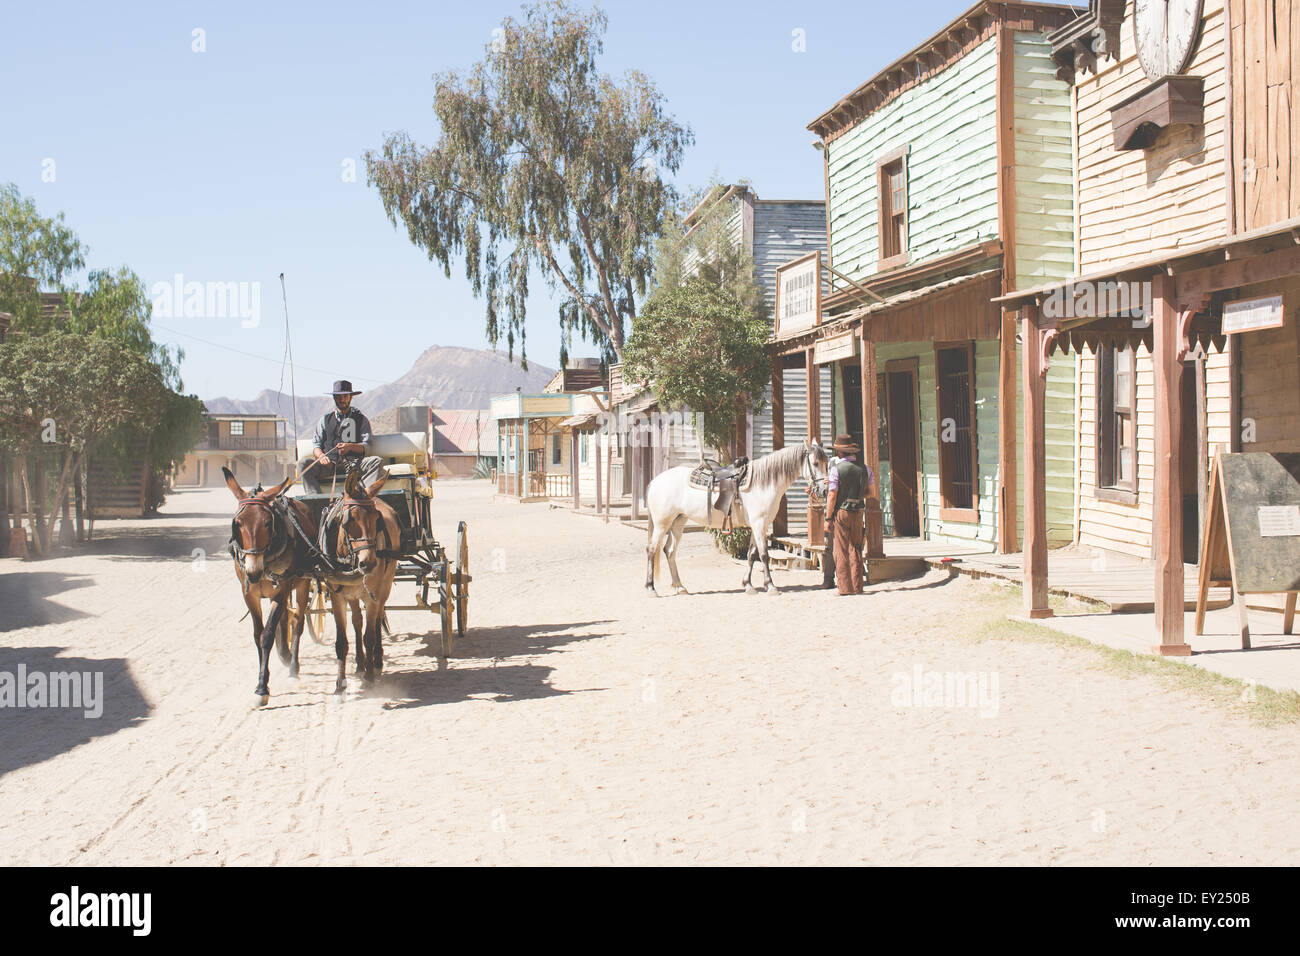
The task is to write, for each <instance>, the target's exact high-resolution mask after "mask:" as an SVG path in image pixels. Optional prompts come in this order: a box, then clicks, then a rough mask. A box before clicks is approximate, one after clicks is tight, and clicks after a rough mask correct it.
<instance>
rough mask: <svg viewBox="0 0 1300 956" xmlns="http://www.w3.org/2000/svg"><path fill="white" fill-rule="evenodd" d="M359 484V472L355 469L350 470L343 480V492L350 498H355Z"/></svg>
mask: <svg viewBox="0 0 1300 956" xmlns="http://www.w3.org/2000/svg"><path fill="white" fill-rule="evenodd" d="M358 484H360V482H359V481H357V473H356V472H355V471H349V472H348V477H347V478H346V479H345V480H344V482H343V493H344V494H346V495H347V496H348V497H349V498H355V497H356V496H357V485H358Z"/></svg>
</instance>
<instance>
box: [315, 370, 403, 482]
mask: <svg viewBox="0 0 1300 956" xmlns="http://www.w3.org/2000/svg"><path fill="white" fill-rule="evenodd" d="M330 394H331V395H333V396H334V410H333V411H332V412H327V413H326V414H325V417H323V418H322V419H321V420H320V423H319V424H318V425H317V426H316V436H315V439H314V440H313V441H312V448H311V454H310V455H307V456H306V457H304V458H303V459H302V461H300V462H298V474H300V475H302V487H303V490H304V491H306V492H309V493H311V494H320V492H321V482H323V481H331V482H333V481H335V480H342V478H343V477H344V475H346V474H347V471H348V468H349V467H350V466H351V465H352V464H354V463H355V464H358V465H359V466H360V468H361V481H362V483H363V484H366V485H369V484H370V483H371V482H372V481H378V480H379V473H380V472H381V471H382V470H383V466H384V461H383V459H382V458H379V457H378V456H376V455H371V456H369V457H367V456H366V442H368V441H370V419H368V418H366V416H365V415H363V414H361V412H360V410H359V409H356V408H353V407H352V396H353V395H360V394H361V392H360V391H359V390H357V389H353V387H352V383H351V382H349V381H347V380H346V379H340V380H339V381H337V382H335V383H334V389H333V391H332V392H331V393H330ZM313 462H314V463H315V464H313Z"/></svg>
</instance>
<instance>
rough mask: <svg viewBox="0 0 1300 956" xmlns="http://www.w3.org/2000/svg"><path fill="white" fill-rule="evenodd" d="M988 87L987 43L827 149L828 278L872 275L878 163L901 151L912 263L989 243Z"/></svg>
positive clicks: (993, 175)
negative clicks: (832, 271)
mask: <svg viewBox="0 0 1300 956" xmlns="http://www.w3.org/2000/svg"><path fill="white" fill-rule="evenodd" d="M996 79H997V50H996V46H995V44H994V40H993V39H989V40H986V41H985V42H984V43H981V44H980V45H979V46H978V47H976V48H975V49H974V50H972V51H971V52H970V53H969V54H967V55H966V56H964V57H963V58H962V59H961V60H959V61H958V62H957V63H955V64H953V65H952V66H951V67H950V68H948V69H947V70H944V71H943V72H942V73H940V74H939V75H937V76H935V77H933V78H931V79H930V80H927V81H926V82H924V83H921V84H919V85H917V86H915V87H913V88H912V89H910V90H907V91H906V92H904V93H903V94H901V95H900V96H899V97H898V98H897V99H896V100H894V101H893V102H891V103H889V104H888V105H886V106H884V107H882V108H881V109H880V110H877V111H876V112H875V113H872V114H871V115H870V116H868V117H866V118H865V119H863V120H862V122H860V123H859V124H858V125H857V126H855V127H854V128H853V129H852V130H850V131H849V132H847V133H845V134H844V135H843V136H841V137H840V138H839V139H836V140H835V141H834V142H832V143H831V144H830V146H829V152H830V159H829V173H830V198H831V218H830V233H831V235H830V239H831V258H832V262H833V263H834V265H835V268H836V269H838V270H839V271H841V272H843V273H845V274H847V275H850V276H853V277H854V278H859V277H865V276H868V275H870V274H871V273H873V272H875V270H876V258H877V244H878V238H879V237H878V224H877V218H876V217H877V211H878V210H877V197H876V160H877V158H878V157H880V156H882V155H884V154H885V153H888V152H889V151H890V150H892V149H895V148H897V147H900V146H904V145H909V146H910V150H911V151H910V153H909V155H908V160H907V188H908V207H909V216H910V220H909V223H908V247H909V251H910V252H911V256H912V261H913V262H919V261H923V260H926V259H931V258H934V257H935V256H937V255H941V254H943V253H945V252H950V251H952V250H955V249H961V248H964V247H966V246H969V245H972V244H974V243H976V242H979V241H982V240H985V239H990V238H993V237H995V236H996V235H997V231H998V209H997V141H996V127H995V111H996V105H995V92H996V88H997V82H996ZM1067 121H1068V113H1067Z"/></svg>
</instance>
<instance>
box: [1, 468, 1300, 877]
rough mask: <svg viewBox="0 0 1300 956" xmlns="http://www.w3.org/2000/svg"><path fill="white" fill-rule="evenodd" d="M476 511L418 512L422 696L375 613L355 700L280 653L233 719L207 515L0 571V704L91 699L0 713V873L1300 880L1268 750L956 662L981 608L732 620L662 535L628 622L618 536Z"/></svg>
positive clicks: (1053, 676)
mask: <svg viewBox="0 0 1300 956" xmlns="http://www.w3.org/2000/svg"><path fill="white" fill-rule="evenodd" d="M490 490H491V489H490V488H489V487H488V486H487V485H486V483H481V482H479V483H470V482H450V481H444V482H440V483H439V485H438V496H437V498H436V500H435V515H436V517H435V530H436V531H437V533H438V534H439V535H440V536H441V537H443V538H444V539H445V540H450V539H452V538H453V537H454V531H455V526H456V525H455V523H456V521H457V520H458V519H462V518H463V519H465V520H466V521H468V523H469V529H470V546H471V550H472V558H471V560H472V564H473V571H474V574H475V581H474V584H473V588H472V603H471V609H470V625H471V630H472V633H471V635H470V636H469V638H468V639H467V640H464V641H462V642H461V643H460V644H459V645H458V647H457V650H456V653H455V655H454V656H453V657H452V659H451V660H450V662H449V664H448V666H447V668H446V669H439V666H438V661H437V658H436V656H435V655H434V653H433V652H432V650H431V649H430V648H431V647H432V646H433V645H432V644H430V645H426V643H425V637H424V634H425V632H426V631H432V630H433V629H434V628H435V627H436V623H437V620H436V618H435V617H434V616H433V615H428V614H423V613H417V612H399V613H396V614H395V615H394V622H393V623H394V630H395V632H396V633H395V634H394V636H393V638H392V639H391V640H390V641H389V642H388V643H387V644H386V648H387V650H386V665H387V672H386V674H385V676H384V678H383V679H382V681H380V682H379V683H377V684H376V685H375V686H373V687H371V688H363V687H362V685H361V684H360V682H359V681H358V680H356V679H353V680H352V682H351V686H350V689H349V692H348V693H347V694H346V695H344V696H343V697H336V696H333V695H331V693H330V691H331V690H332V687H333V674H334V668H335V665H334V657H333V648H332V646H330V647H323V646H317V645H314V644H311V643H307V644H306V645H305V647H304V649H303V654H302V659H303V672H302V677H301V679H300V680H298V681H290V680H289V679H288V677H287V676H286V673H285V669H284V668H283V667H282V666H280V664H279V661H278V660H276V661H274V662H273V665H272V672H271V692H272V695H273V696H272V698H271V703H270V705H269V706H268V707H266V708H263V709H260V710H257V709H252V708H251V707H250V706H249V704H250V701H251V700H252V690H253V686H254V684H255V682H256V663H257V662H256V656H255V652H254V650H253V644H252V640H251V635H250V628H249V625H248V624H247V622H240V621H239V618H240V615H241V614H242V612H243V606H242V602H241V600H240V597H239V593H238V590H237V586H236V582H235V576H234V572H233V569H232V567H231V564H230V561H229V558H228V556H227V555H225V553H224V552H223V551H222V547H223V542H224V540H225V538H226V535H227V531H228V528H229V520H230V514H231V511H232V505H233V502H232V500H231V498H230V496H229V494H228V493H227V492H226V491H225V490H224V489H222V490H220V491H191V492H183V493H179V494H177V495H175V496H173V497H172V498H171V499H170V500H169V502H168V504H167V506H166V508H165V509H164V516H162V517H160V518H157V519H154V520H152V521H141V522H117V523H112V524H109V525H101V529H100V530H101V531H102V532H104V533H105V534H106V535H111V537H105V538H104V539H103V540H102V541H101V542H99V543H98V544H96V545H95V546H94V547H93V552H92V553H91V554H89V555H78V556H76V557H61V558H56V559H53V560H49V561H45V562H37V563H19V562H16V561H4V562H0V671H4V670H8V671H11V672H13V671H14V670H15V669H16V667H17V665H19V664H23V665H24V666H25V667H26V668H27V670H28V671H29V672H31V671H39V670H45V671H50V670H73V669H76V670H91V671H95V672H98V673H102V674H103V680H104V694H105V703H104V711H103V714H102V716H100V717H99V718H97V719H87V718H86V717H84V716H83V715H82V713H81V712H80V711H76V712H74V711H71V710H31V709H26V710H16V709H12V708H10V709H2V710H0V863H5V864H15V863H35V864H61V863H74V864H151V863H196V864H213V863H218V864H269V863H365V864H385V863H472V862H481V863H594V864H608V863H691V862H700V863H818V862H824V863H853V862H868V863H924V864H949V863H1020V864H1031V863H1071V864H1077V863H1132V864H1198V863H1222V864H1238V863H1245V864H1254V863H1268V864H1292V865H1294V864H1296V863H1300V831H1297V829H1296V828H1295V827H1294V825H1293V820H1292V817H1293V815H1294V809H1295V803H1294V792H1295V781H1296V780H1297V779H1300V740H1298V739H1297V738H1298V736H1300V735H1297V734H1296V732H1295V729H1294V727H1292V726H1289V725H1288V726H1285V727H1282V728H1271V729H1270V728H1265V727H1260V726H1257V725H1253V724H1250V723H1248V722H1246V721H1245V720H1244V719H1242V718H1239V717H1236V716H1232V715H1231V714H1227V713H1226V712H1225V711H1224V710H1223V709H1222V708H1220V707H1218V706H1216V705H1215V704H1214V703H1212V702H1210V701H1207V700H1205V699H1204V698H1201V697H1196V696H1192V695H1191V694H1189V693H1186V692H1181V691H1169V690H1167V689H1165V688H1163V687H1161V686H1159V685H1157V684H1156V683H1155V682H1154V681H1153V680H1150V679H1145V678H1138V679H1129V678H1124V677H1121V676H1117V675H1115V674H1112V673H1108V672H1106V671H1103V670H1100V669H1098V668H1097V667H1096V666H1095V660H1094V655H1092V654H1091V653H1090V652H1086V651H1074V650H1068V649H1061V648H1058V647H1053V646H1045V645H1038V644H1026V643H1017V642H1015V641H1007V640H979V639H977V638H978V637H979V635H980V633H981V632H982V630H983V629H984V627H985V622H987V621H995V620H998V619H1000V616H1001V615H1002V614H1003V613H1004V611H1005V608H1006V601H1007V598H1006V595H1005V594H1004V592H1002V591H1000V590H998V589H997V588H995V587H993V586H991V585H987V584H985V583H982V582H980V583H976V582H971V581H969V580H967V579H965V578H959V579H955V580H951V581H949V580H947V579H946V578H944V577H942V576H931V577H927V578H924V579H919V580H914V581H909V582H903V583H899V584H894V585H880V586H878V587H877V588H874V589H872V591H873V593H869V594H868V595H866V596H863V597H853V598H839V597H837V596H835V595H833V593H830V592H825V591H822V590H820V589H817V588H816V587H815V585H816V584H818V583H820V579H819V578H816V577H814V576H812V575H809V574H806V573H804V574H799V573H793V572H777V580H778V583H779V584H781V585H782V586H783V587H785V588H786V591H785V593H784V594H782V595H780V596H777V597H771V596H766V595H755V596H746V595H745V594H743V593H741V592H740V591H739V590H738V587H737V585H738V583H739V577H740V572H739V569H738V566H737V565H735V564H733V563H731V562H730V561H728V560H726V559H724V558H722V557H721V556H720V555H718V554H717V553H716V552H715V551H714V550H713V548H712V544H711V542H710V540H709V539H708V537H707V536H706V535H703V534H689V535H687V536H686V538H685V539H684V544H683V548H682V553H681V559H680V565H681V570H682V576H683V579H684V581H685V584H686V586H687V587H688V588H690V589H691V591H692V592H693V593H692V594H690V595H683V596H678V597H666V598H661V599H659V600H653V599H650V598H648V597H647V596H646V595H645V593H644V591H643V590H642V586H641V582H642V577H643V567H644V565H643V547H644V534H643V533H641V532H637V531H634V530H630V529H628V528H625V527H621V526H607V525H605V524H603V523H601V522H599V521H596V520H593V519H590V518H585V517H579V516H575V515H572V514H569V513H567V512H564V511H561V510H550V509H548V508H546V507H545V506H536V505H530V506H518V505H493V504H492V502H491V497H490ZM399 597H402V598H405V597H406V596H405V595H400V594H399ZM936 680H937V681H938V682H939V686H942V684H943V682H944V681H945V680H947V681H948V682H949V683H950V684H953V685H954V686H956V685H957V684H960V686H961V687H966V688H969V689H971V690H972V691H974V690H975V689H977V688H978V690H979V691H980V695H979V696H977V697H976V698H975V699H974V700H973V701H971V700H967V699H964V700H963V701H961V702H959V701H958V700H957V698H956V697H955V696H950V697H948V698H945V696H944V693H942V692H940V693H939V694H938V696H937V697H935V696H934V695H932V694H929V693H926V691H928V690H930V689H933V686H935V685H934V683H933V682H934V681H936ZM971 703H973V704H974V706H970V705H969V704H971Z"/></svg>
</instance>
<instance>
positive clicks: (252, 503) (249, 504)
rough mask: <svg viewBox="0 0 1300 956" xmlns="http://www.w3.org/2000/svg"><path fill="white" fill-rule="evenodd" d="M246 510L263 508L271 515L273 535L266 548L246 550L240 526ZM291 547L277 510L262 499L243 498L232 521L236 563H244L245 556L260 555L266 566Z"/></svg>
mask: <svg viewBox="0 0 1300 956" xmlns="http://www.w3.org/2000/svg"><path fill="white" fill-rule="evenodd" d="M245 508H263V509H265V510H266V511H267V512H268V513H270V515H271V534H270V538H269V539H268V541H267V545H266V547H265V548H245V547H244V545H243V538H242V535H241V531H242V530H243V529H242V528H241V527H240V526H239V516H240V515H241V514H243V512H244V509H245ZM288 547H289V535H288V534H287V533H286V532H285V529H284V524H283V523H282V522H281V520H280V513H279V512H278V511H276V509H275V508H274V507H273V506H272V505H270V504H268V503H267V502H265V501H263V500H262V499H261V498H257V497H253V498H241V499H240V500H239V507H238V508H236V509H235V515H234V517H233V518H231V519H230V550H231V553H232V554H233V555H234V556H235V560H236V561H241V562H242V561H243V560H244V556H245V555H249V554H260V555H262V561H263V563H264V564H265V563H266V562H267V561H274V560H275V559H276V558H278V557H280V556H281V555H282V554H284V552H285V549H287V548H288Z"/></svg>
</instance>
